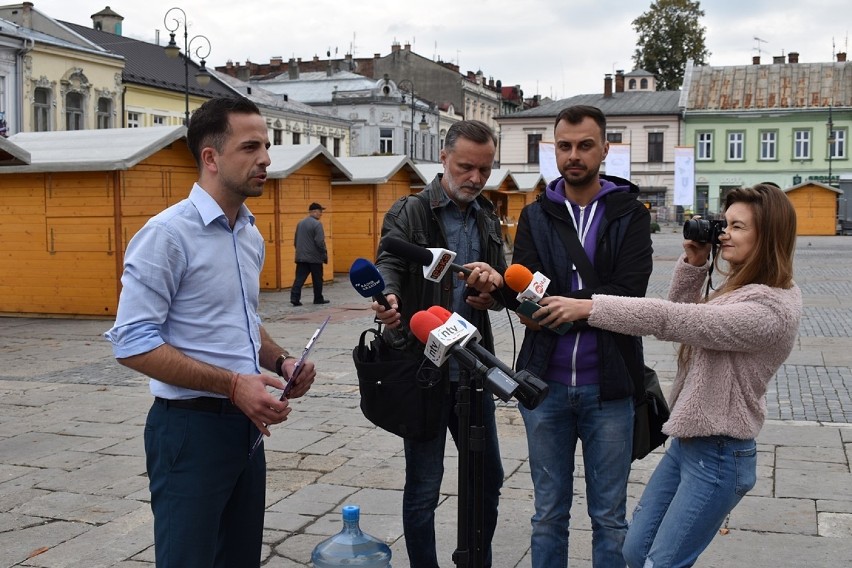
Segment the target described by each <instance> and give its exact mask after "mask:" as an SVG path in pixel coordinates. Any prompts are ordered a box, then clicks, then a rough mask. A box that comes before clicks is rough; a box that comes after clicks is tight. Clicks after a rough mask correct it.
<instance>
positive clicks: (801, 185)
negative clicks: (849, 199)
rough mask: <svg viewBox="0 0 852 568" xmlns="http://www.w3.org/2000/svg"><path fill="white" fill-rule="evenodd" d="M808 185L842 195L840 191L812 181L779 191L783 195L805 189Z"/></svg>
mask: <svg viewBox="0 0 852 568" xmlns="http://www.w3.org/2000/svg"><path fill="white" fill-rule="evenodd" d="M809 185H814V186H816V187H819V188H821V189H828V190H830V191H833V192H834V193H838V194H840V193H843V192H842V191H840V190H839V189H837V188H836V187H832V186H830V185H828V184H825V183H822V182H820V181H813V180H811V181H803V182H802V183H797V184H796V185H794V186H793V187H788V188H786V189H782V190H781V191H783V192H784V193H789V192H791V191H794V190H796V189H801V188H803V187H807V186H809Z"/></svg>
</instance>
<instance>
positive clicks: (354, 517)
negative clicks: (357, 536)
mask: <svg viewBox="0 0 852 568" xmlns="http://www.w3.org/2000/svg"><path fill="white" fill-rule="evenodd" d="M360 516H361V507H359V506H358V505H344V507H343V521H344V522H345V521H356V522H357V521H358V518H359V517H360Z"/></svg>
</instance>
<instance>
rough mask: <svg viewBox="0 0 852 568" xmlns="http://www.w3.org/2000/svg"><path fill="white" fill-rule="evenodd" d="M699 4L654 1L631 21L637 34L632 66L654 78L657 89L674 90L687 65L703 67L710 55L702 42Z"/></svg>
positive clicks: (670, 0) (702, 28)
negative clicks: (691, 63) (689, 63)
mask: <svg viewBox="0 0 852 568" xmlns="http://www.w3.org/2000/svg"><path fill="white" fill-rule="evenodd" d="M703 15H704V10H702V9H701V7H700V2H697V1H696V2H692V1H690V0H654V2H653V3H652V4H651V8H650V10H648V11H647V12H645V13H643V14H642V15H641V16H639V17H638V18H636V19H635V20H633V29H635V30H636V33H637V34H639V39H638V40H637V42H636V45H637V48H636V52H635V53H634V55H633V63H634V64H635V66H636V68H637V69H644V70H645V71H648V72H650V73H653V74H654V75H655V76H656V77H657V90H658V91H667V90H677V89H679V88H680V86H681V84H683V72H684V68H685V67H686V62H687V61H688V60H690V59H691V60H692V61H693V62H694V63H695V64H696V65H704V64H705V62H706V60H707V58H708V57H709V56H710V52H709V51H707V46H706V45H705V42H704V32H705V31H706V28H705V27H704V26H702V25H701V23H700V22H699V18H700V17H701V16H703Z"/></svg>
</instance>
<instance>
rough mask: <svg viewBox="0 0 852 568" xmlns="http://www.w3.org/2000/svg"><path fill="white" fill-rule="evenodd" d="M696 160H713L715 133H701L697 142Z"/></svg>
mask: <svg viewBox="0 0 852 568" xmlns="http://www.w3.org/2000/svg"><path fill="white" fill-rule="evenodd" d="M695 146H696V150H697V152H696V157H695V159H696V160H712V159H713V133H712V132H699V133H698V137H697V141H696V144H695Z"/></svg>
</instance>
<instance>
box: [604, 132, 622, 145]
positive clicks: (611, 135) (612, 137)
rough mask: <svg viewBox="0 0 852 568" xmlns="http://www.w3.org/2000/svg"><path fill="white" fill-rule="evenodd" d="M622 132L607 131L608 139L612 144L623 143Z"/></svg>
mask: <svg viewBox="0 0 852 568" xmlns="http://www.w3.org/2000/svg"><path fill="white" fill-rule="evenodd" d="M621 140H622V138H621V132H607V133H606V141H607V142H609V143H610V144H621Z"/></svg>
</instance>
